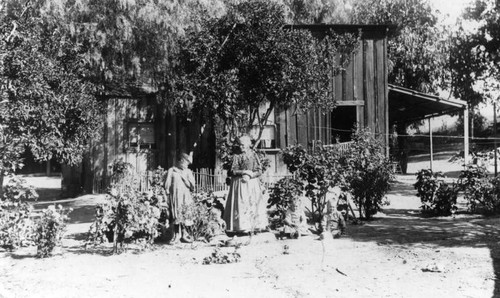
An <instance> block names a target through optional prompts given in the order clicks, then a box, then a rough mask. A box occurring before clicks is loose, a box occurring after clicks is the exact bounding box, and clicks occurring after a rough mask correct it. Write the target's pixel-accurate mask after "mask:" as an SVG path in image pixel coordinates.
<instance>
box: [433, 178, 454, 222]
mask: <svg viewBox="0 0 500 298" xmlns="http://www.w3.org/2000/svg"><path fill="white" fill-rule="evenodd" d="M457 193H458V190H457V188H456V187H455V185H452V186H449V185H448V184H446V183H443V184H441V185H439V188H438V189H437V191H436V196H435V197H434V200H433V201H432V205H431V206H430V207H431V208H430V209H431V210H432V212H433V213H434V215H436V216H449V215H451V214H454V213H455V212H456V211H457V206H456V205H457Z"/></svg>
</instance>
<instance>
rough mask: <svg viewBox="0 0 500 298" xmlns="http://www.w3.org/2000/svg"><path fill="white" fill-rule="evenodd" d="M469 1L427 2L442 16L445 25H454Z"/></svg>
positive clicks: (441, 0)
mask: <svg viewBox="0 0 500 298" xmlns="http://www.w3.org/2000/svg"><path fill="white" fill-rule="evenodd" d="M470 1H471V0H429V2H430V3H431V5H432V6H434V7H435V8H436V9H438V10H439V11H440V12H441V13H442V14H443V20H442V21H443V22H444V23H445V24H450V25H451V24H454V23H455V21H456V20H457V18H458V17H459V16H460V13H461V11H462V10H463V9H464V8H465V7H466V4H467V3H468V2H470Z"/></svg>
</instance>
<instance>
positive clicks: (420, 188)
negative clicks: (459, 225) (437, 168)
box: [414, 169, 459, 216]
mask: <svg viewBox="0 0 500 298" xmlns="http://www.w3.org/2000/svg"><path fill="white" fill-rule="evenodd" d="M443 178H444V176H443V174H442V173H441V172H433V171H432V170H429V169H422V170H420V171H419V172H418V173H417V182H416V183H415V184H414V187H415V189H416V190H417V196H418V197H420V201H421V202H422V212H424V213H427V214H432V215H435V216H448V215H451V214H453V213H454V212H455V211H456V210H457V207H456V203H457V194H458V190H459V188H458V187H457V186H456V185H454V184H453V185H452V186H449V185H448V184H447V183H446V182H445V181H444V180H443Z"/></svg>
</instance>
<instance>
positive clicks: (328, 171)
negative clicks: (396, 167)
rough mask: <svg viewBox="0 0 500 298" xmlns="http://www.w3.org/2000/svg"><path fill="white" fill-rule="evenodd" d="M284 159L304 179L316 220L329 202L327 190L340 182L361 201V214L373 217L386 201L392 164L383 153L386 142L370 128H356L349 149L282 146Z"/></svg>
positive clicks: (358, 203) (342, 187)
mask: <svg viewBox="0 0 500 298" xmlns="http://www.w3.org/2000/svg"><path fill="white" fill-rule="evenodd" d="M283 161H284V163H285V164H286V165H287V167H288V169H289V171H290V172H292V173H296V177H297V179H298V180H299V181H301V182H302V184H303V185H304V189H305V195H306V196H307V197H308V198H309V199H311V203H312V204H311V205H312V210H311V213H312V215H313V220H314V221H315V222H320V221H321V218H322V217H323V211H324V210H325V204H326V193H327V192H328V191H329V189H330V188H331V187H335V186H338V187H340V188H341V189H343V190H346V191H349V192H351V193H352V195H353V197H354V202H355V203H356V204H357V205H358V207H359V210H360V216H362V215H363V213H364V216H365V217H366V218H370V217H372V216H373V215H374V214H375V213H376V212H377V211H378V210H380V207H381V206H382V205H383V204H385V203H386V202H384V201H383V199H384V197H385V194H386V193H387V192H388V191H389V189H390V181H391V179H392V177H393V168H392V165H391V163H390V161H389V159H388V158H387V157H386V156H385V154H384V146H383V144H382V143H381V142H379V141H378V140H376V139H375V138H374V137H373V136H372V134H370V133H369V131H367V130H356V131H355V133H354V136H353V144H352V145H351V147H350V148H349V150H347V151H346V152H340V151H339V150H338V149H337V148H336V147H331V146H322V144H321V143H318V145H317V146H316V148H314V150H313V151H312V152H310V153H308V152H307V151H306V150H305V149H304V148H302V147H301V146H300V145H299V146H291V147H288V148H286V149H284V150H283Z"/></svg>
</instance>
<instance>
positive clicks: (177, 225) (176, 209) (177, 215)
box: [165, 153, 195, 243]
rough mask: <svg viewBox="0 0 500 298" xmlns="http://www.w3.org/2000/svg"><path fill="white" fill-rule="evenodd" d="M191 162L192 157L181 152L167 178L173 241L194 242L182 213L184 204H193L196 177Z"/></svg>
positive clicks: (166, 187) (166, 185) (166, 186)
mask: <svg viewBox="0 0 500 298" xmlns="http://www.w3.org/2000/svg"><path fill="white" fill-rule="evenodd" d="M190 163H191V157H190V156H189V155H188V154H186V153H183V154H181V155H180V157H179V160H178V161H177V164H176V165H175V166H173V167H171V168H170V169H168V172H167V178H166V180H165V189H166V192H167V195H168V211H169V223H170V224H173V225H174V237H173V239H172V240H171V242H173V243H175V242H177V241H178V240H179V238H180V240H181V241H183V242H192V239H191V236H190V235H189V233H187V231H186V222H184V220H183V218H182V213H181V210H182V207H183V205H186V206H189V205H192V204H193V197H192V196H191V192H192V191H193V190H194V186H195V179H194V176H193V172H191V170H190V169H189V168H188V166H189V164H190Z"/></svg>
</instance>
